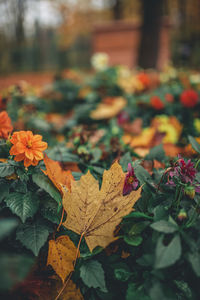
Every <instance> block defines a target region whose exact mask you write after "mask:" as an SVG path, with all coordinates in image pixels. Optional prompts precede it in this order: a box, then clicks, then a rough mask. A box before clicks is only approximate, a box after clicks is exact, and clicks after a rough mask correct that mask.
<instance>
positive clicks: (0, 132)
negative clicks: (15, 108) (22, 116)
mask: <svg viewBox="0 0 200 300" xmlns="http://www.w3.org/2000/svg"><path fill="white" fill-rule="evenodd" d="M12 130H13V127H12V123H11V119H10V118H9V116H8V114H7V112H6V111H2V112H0V138H3V139H7V138H8V136H9V134H10V133H11V132H12Z"/></svg>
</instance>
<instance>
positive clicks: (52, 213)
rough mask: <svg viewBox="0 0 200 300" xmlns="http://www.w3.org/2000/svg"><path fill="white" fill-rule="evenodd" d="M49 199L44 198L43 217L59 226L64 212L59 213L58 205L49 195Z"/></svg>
mask: <svg viewBox="0 0 200 300" xmlns="http://www.w3.org/2000/svg"><path fill="white" fill-rule="evenodd" d="M46 195H47V197H43V198H42V206H41V210H40V212H41V214H42V215H43V217H44V218H45V219H47V220H49V221H51V222H52V223H56V224H59V223H60V220H61V215H62V211H60V212H59V213H58V211H57V209H58V204H57V203H56V202H55V201H54V199H52V198H51V197H50V196H49V195H48V194H46Z"/></svg>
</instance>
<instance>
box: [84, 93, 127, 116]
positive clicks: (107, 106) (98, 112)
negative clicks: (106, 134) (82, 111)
mask: <svg viewBox="0 0 200 300" xmlns="http://www.w3.org/2000/svg"><path fill="white" fill-rule="evenodd" d="M125 106H126V99H124V98H122V97H115V98H113V99H112V101H111V103H100V104H99V105H98V106H97V108H96V109H95V110H93V111H92V112H91V115H90V116H91V118H92V119H94V120H102V119H110V118H113V117H115V116H116V115H118V113H119V112H120V111H121V110H122V109H123V108H124V107H125Z"/></svg>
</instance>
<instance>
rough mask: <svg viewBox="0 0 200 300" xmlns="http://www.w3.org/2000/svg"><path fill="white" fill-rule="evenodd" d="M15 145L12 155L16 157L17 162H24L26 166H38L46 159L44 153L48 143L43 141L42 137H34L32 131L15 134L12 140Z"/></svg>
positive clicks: (11, 151)
mask: <svg viewBox="0 0 200 300" xmlns="http://www.w3.org/2000/svg"><path fill="white" fill-rule="evenodd" d="M10 141H11V143H12V144H13V146H12V148H11V149H10V155H16V156H15V158H14V159H15V161H22V160H23V161H24V166H25V167H29V166H30V165H33V166H36V165H37V164H38V162H39V161H40V160H42V159H43V158H44V154H43V151H44V150H45V149H46V148H47V143H45V142H43V141H42V136H41V135H38V134H36V135H33V133H32V132H31V131H17V132H14V133H13V135H12V137H11V139H10Z"/></svg>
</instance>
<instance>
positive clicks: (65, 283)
mask: <svg viewBox="0 0 200 300" xmlns="http://www.w3.org/2000/svg"><path fill="white" fill-rule="evenodd" d="M84 234H85V232H82V234H81V236H80V239H79V242H78V246H77V250H76V257H75V261H74V268H75V265H76V261H77V258H78V254H79V249H80V246H81V241H82V239H83V237H84ZM72 274H73V271H72V272H71V273H70V274H69V276H68V277H67V280H66V281H65V282H64V284H63V286H62V288H61V290H60V291H59V293H58V295H57V296H56V298H55V300H58V299H59V297H60V296H61V294H62V293H63V292H64V290H65V288H66V286H67V284H68V282H69V280H70V278H71V276H72Z"/></svg>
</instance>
